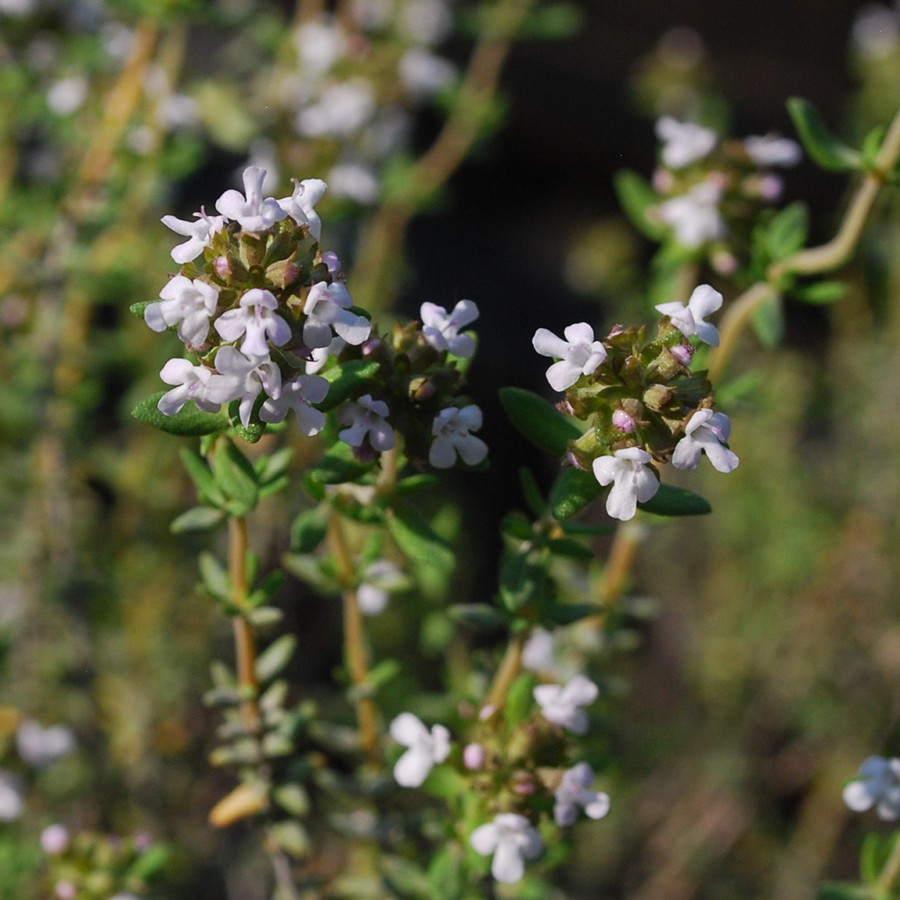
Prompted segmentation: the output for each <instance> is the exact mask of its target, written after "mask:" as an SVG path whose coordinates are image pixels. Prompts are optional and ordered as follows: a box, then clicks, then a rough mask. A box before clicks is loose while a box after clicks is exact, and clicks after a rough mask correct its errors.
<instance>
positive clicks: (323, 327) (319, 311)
mask: <svg viewBox="0 0 900 900" xmlns="http://www.w3.org/2000/svg"><path fill="white" fill-rule="evenodd" d="M352 305H353V300H352V299H351V298H350V292H349V291H348V290H347V286H346V285H345V284H344V283H343V282H341V281H333V282H332V283H331V284H325V282H324V281H318V282H316V284H314V285H313V286H312V287H311V288H310V290H309V294H308V295H307V297H306V302H305V303H304V304H303V312H304V313H306V321H305V322H304V323H303V343H304V344H306V346H307V347H310V348H311V349H316V348H318V347H327V346H328V345H329V344H330V343H331V340H332V338H333V337H334V333H333V332H332V329H333V330H334V332H336V333H337V334H338V335H339V336H340V337H342V338H343V339H344V340H345V341H346V342H347V343H348V344H353V345H354V346H358V345H359V344H361V343H362V342H363V341H365V340H366V338H368V336H369V333H370V332H371V330H372V326H371V325H370V324H369V320H368V319H367V318H366V317H365V316H358V315H357V314H356V313H354V312H351V311H350V307H351V306H352Z"/></svg>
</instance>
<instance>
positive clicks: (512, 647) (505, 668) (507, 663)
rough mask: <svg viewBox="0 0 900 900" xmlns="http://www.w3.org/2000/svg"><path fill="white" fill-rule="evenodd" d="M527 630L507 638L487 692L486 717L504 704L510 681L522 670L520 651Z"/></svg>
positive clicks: (523, 646) (523, 645) (510, 684)
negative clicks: (487, 713) (487, 712)
mask: <svg viewBox="0 0 900 900" xmlns="http://www.w3.org/2000/svg"><path fill="white" fill-rule="evenodd" d="M528 635H529V632H527V631H520V632H519V633H518V634H514V635H512V636H511V637H510V639H509V644H507V646H506V653H505V655H504V657H503V660H502V662H501V663H500V668H499V669H497V674H496V675H495V676H494V681H493V684H492V685H491V689H490V691H489V692H488V699H487V706H488V709H489V710H490V715H489V717H488V718H493V717H494V716H495V715H496V714H497V713H498V712H499V711H500V710H501V709H503V707H504V705H505V704H506V695H507V694H508V693H509V689H510V687H512V683H513V682H514V681H515V680H516V678H518V677H519V675H520V674H521V672H522V652H523V651H524V649H525V642H526V641H527V640H528Z"/></svg>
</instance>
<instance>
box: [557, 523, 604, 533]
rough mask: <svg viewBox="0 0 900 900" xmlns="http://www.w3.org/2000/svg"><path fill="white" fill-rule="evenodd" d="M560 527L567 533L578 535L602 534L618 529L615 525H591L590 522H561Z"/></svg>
mask: <svg viewBox="0 0 900 900" xmlns="http://www.w3.org/2000/svg"><path fill="white" fill-rule="evenodd" d="M559 524H560V527H561V528H562V530H563V531H565V533H566V534H578V535H588V536H595V535H602V534H613V533H614V532H615V530H616V526H615V525H591V524H590V523H589V522H570V521H565V522H560V523H559Z"/></svg>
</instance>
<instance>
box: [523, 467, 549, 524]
mask: <svg viewBox="0 0 900 900" xmlns="http://www.w3.org/2000/svg"><path fill="white" fill-rule="evenodd" d="M519 483H520V484H521V485H522V494H523V495H524V497H525V502H526V503H527V504H528V508H529V509H530V510H531V512H532V513H533V514H534V515H536V516H538V517H540V516H542V515H544V513H545V512H546V511H547V501H546V500H545V499H544V498H543V496H542V494H541V489H540V488H539V487H538V483H537V479H536V478H535V477H534V474H533V473H532V472H531V470H530V469H526V468H525V467H524V466H522V467H521V468H520V469H519Z"/></svg>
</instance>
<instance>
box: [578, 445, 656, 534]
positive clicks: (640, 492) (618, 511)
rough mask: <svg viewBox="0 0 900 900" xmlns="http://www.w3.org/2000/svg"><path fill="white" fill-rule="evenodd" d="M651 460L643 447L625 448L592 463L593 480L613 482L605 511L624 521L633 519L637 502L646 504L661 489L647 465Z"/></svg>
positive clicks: (605, 483) (603, 482)
mask: <svg viewBox="0 0 900 900" xmlns="http://www.w3.org/2000/svg"><path fill="white" fill-rule="evenodd" d="M651 459H652V457H651V456H650V454H649V453H647V451H646V450H641V448H640V447H625V448H624V449H622V450H616V452H615V453H614V454H613V455H612V456H601V457H599V458H598V459H595V460H594V462H593V469H594V477H595V478H596V479H597V481H599V482H600V484H602V485H607V484H609V483H610V482H613V486H612V490H611V491H610V492H609V496H608V497H607V498H606V511H607V512H608V513H609V514H610V515H611V516H612V517H613V518H614V519H621V520H622V521H625V520H627V519H631V518H633V517H634V514H635V512H636V511H637V504H638V503H646V502H647V501H648V500H650V499H651V498H652V497H653V496H654V495H655V494H656V492H657V491H658V490H659V480H658V479H657V477H656V476H655V475H654V473H653V469H651V468H650V466H649V465H648V464H649V462H650V460H651Z"/></svg>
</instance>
